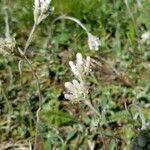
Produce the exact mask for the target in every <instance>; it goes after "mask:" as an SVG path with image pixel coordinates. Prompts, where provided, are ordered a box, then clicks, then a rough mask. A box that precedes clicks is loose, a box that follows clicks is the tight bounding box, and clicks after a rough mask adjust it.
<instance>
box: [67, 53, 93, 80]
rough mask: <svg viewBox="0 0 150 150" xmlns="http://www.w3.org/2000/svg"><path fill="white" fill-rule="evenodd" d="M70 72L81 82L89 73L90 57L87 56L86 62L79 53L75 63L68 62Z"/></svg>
mask: <svg viewBox="0 0 150 150" xmlns="http://www.w3.org/2000/svg"><path fill="white" fill-rule="evenodd" d="M69 65H70V67H71V71H72V72H73V74H74V75H75V77H76V78H77V79H79V81H82V79H83V78H84V76H85V75H86V74H87V73H89V71H90V57H89V56H87V58H86V60H84V59H83V58H82V55H81V53H77V55H76V63H74V62H73V61H69Z"/></svg>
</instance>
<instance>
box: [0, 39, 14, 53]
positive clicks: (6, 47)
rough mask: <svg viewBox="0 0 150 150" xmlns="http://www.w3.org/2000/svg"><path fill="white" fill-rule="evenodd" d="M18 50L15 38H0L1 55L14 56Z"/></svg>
mask: <svg viewBox="0 0 150 150" xmlns="http://www.w3.org/2000/svg"><path fill="white" fill-rule="evenodd" d="M15 48H16V41H15V38H12V37H10V38H0V53H1V54H3V55H4V56H5V55H11V54H14V52H15Z"/></svg>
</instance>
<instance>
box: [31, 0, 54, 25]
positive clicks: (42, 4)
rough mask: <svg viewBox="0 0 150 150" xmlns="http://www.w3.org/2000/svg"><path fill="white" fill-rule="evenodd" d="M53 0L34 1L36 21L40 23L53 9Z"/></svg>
mask: <svg viewBox="0 0 150 150" xmlns="http://www.w3.org/2000/svg"><path fill="white" fill-rule="evenodd" d="M50 2H51V0H35V1H34V11H33V13H34V22H35V23H36V24H37V25H38V24H39V23H40V22H41V21H42V20H44V19H45V18H46V17H47V16H48V15H49V14H50V11H52V10H53V8H52V7H50Z"/></svg>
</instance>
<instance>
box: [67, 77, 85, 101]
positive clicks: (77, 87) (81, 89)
mask: <svg viewBox="0 0 150 150" xmlns="http://www.w3.org/2000/svg"><path fill="white" fill-rule="evenodd" d="M65 88H66V89H67V91H68V93H67V94H65V95H64V96H65V98H66V99H68V100H73V101H74V102H77V101H80V100H82V99H83V98H85V96H86V94H87V90H86V88H85V86H84V84H83V82H79V81H77V80H72V82H66V83H65Z"/></svg>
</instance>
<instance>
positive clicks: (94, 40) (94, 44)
mask: <svg viewBox="0 0 150 150" xmlns="http://www.w3.org/2000/svg"><path fill="white" fill-rule="evenodd" d="M88 45H89V48H90V50H96V51H97V50H98V49H99V46H100V45H101V41H100V40H99V38H98V37H96V36H94V35H92V34H91V33H88Z"/></svg>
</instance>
